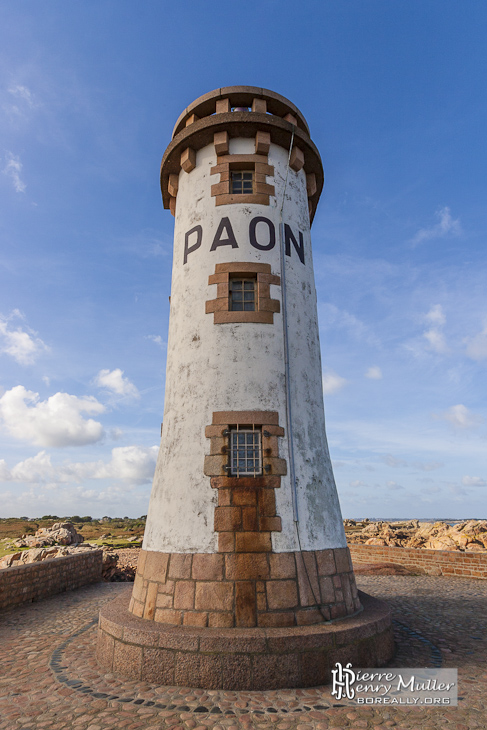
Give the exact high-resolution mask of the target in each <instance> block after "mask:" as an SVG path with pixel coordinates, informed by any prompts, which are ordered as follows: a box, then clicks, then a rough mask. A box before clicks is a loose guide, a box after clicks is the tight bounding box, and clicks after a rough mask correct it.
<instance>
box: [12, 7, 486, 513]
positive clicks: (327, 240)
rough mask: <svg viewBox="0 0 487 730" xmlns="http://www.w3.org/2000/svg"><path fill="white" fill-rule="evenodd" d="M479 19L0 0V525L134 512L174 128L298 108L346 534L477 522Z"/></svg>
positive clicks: (481, 216)
mask: <svg viewBox="0 0 487 730" xmlns="http://www.w3.org/2000/svg"><path fill="white" fill-rule="evenodd" d="M486 25H487V8H486V6H485V4H484V3H481V2H475V1H474V0H471V1H470V2H465V1H464V0H449V2H447V3H445V2H444V0H428V2H424V0H395V1H394V2H391V1H390V0H367V1H365V0H331V1H330V0H320V1H316V2H313V1H310V0H304V1H303V2H301V3H299V4H296V3H293V2H289V1H288V0H280V1H279V2H277V0H276V1H274V0H268V1H262V0H261V1H260V2H254V1H252V0H250V1H249V0H248V1H247V2H246V3H243V4H237V3H228V2H227V3H223V2H212V1H211V0H209V1H208V2H203V1H202V0H190V1H189V2H187V3H184V4H183V3H169V2H164V1H162V0H160V1H159V2H149V1H145V0H141V1H140V2H137V3H135V2H128V0H117V2H115V1H114V0H96V2H95V1H94V0H84V2H83V3H66V2H61V1H59V0H50V2H48V3H39V2H36V1H34V0H23V2H22V3H3V4H2V5H1V6H0V41H1V42H0V49H1V51H0V54H1V61H2V62H1V65H0V69H1V70H0V106H1V108H2V113H1V116H0V133H1V145H0V172H1V174H0V206H1V211H0V213H1V214H0V235H1V248H0V516H21V515H28V516H35V515H42V514H58V515H68V514H81V515H86V514H91V515H93V516H102V515H105V514H107V515H120V516H123V515H129V516H139V515H141V514H146V513H147V507H148V501H149V494H150V483H151V477H152V472H153V469H154V462H155V456H156V453H157V446H158V441H159V430H160V422H161V420H162V412H163V402H164V370H165V343H166V334H167V325H168V316H169V312H168V296H169V294H170V274H171V255H172V253H171V252H172V229H173V218H172V217H171V215H170V214H169V212H168V211H164V210H163V208H162V203H161V199H160V191H159V183H158V174H159V164H160V159H161V157H162V154H163V152H164V149H165V147H166V146H167V144H168V143H169V141H170V136H171V132H172V128H173V125H174V122H175V120H176V118H177V117H178V116H179V114H180V112H181V111H182V110H183V109H184V108H185V107H186V106H187V104H188V103H190V102H191V101H192V100H193V99H195V98H196V97H198V96H200V95H201V94H204V93H206V92H207V91H210V90H212V89H214V88H217V87H220V86H228V85H237V84H249V85H255V86H263V87H266V88H269V89H272V90H274V91H277V92H278V93H280V94H283V95H284V96H286V97H288V98H289V99H291V100H292V101H293V102H294V103H295V104H296V105H297V106H298V107H299V108H300V109H301V110H302V111H303V113H304V114H305V116H306V118H307V120H308V123H309V126H310V129H311V135H312V138H313V140H314V142H315V143H316V145H317V146H318V149H319V150H320V152H321V155H322V159H323V162H324V166H325V171H326V186H325V191H324V195H323V196H322V199H321V201H320V204H319V207H318V212H317V215H316V217H315V220H314V223H313V228H312V239H313V246H314V259H315V275H316V282H317V288H318V302H319V315H320V328H321V347H322V355H323V357H322V359H323V371H324V376H323V381H324V391H325V411H326V420H327V434H328V440H329V443H330V451H331V455H332V460H333V463H334V470H335V477H336V481H337V486H338V490H339V495H340V501H341V505H342V511H343V514H344V516H346V517H354V516H355V517H362V516H369V517H388V516H389V517H393V516H395V517H436V516H438V517H452V518H456V517H458V518H461V517H466V516H473V517H486V516H487V508H486V494H487V459H486V453H487V406H486V396H485V393H486V382H487V379H486V365H487V253H486V251H487V247H486V240H487V235H486V234H487V215H486V205H485V201H486V192H487V191H486V170H487V159H486V158H487V145H486V144H485V128H486V122H487V114H486V111H487V103H486V102H487V99H486V85H485V67H486V60H487V50H486V44H485V38H486V30H487V29H486Z"/></svg>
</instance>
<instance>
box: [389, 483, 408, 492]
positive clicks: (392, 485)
mask: <svg viewBox="0 0 487 730" xmlns="http://www.w3.org/2000/svg"><path fill="white" fill-rule="evenodd" d="M386 486H387V489H392V490H393V491H394V492H397V491H398V490H399V489H404V487H402V486H401V485H400V484H398V483H397V482H387V484H386Z"/></svg>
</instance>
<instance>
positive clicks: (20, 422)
mask: <svg viewBox="0 0 487 730" xmlns="http://www.w3.org/2000/svg"><path fill="white" fill-rule="evenodd" d="M104 410H105V407H104V406H103V405H102V404H101V403H99V402H98V401H97V400H96V398H94V397H93V396H85V397H82V398H78V397H77V396H75V395H69V394H68V393H56V394H55V395H52V396H51V397H50V398H48V399H47V400H45V401H40V400H39V394H38V393H34V392H33V391H30V390H26V389H25V388H24V386H23V385H17V386H15V387H14V388H12V389H11V390H7V391H6V393H4V395H3V396H2V397H1V398H0V419H2V420H3V423H4V425H5V426H6V428H7V429H8V431H9V432H10V433H11V434H12V436H14V437H15V438H18V439H22V440H25V441H30V442H32V443H34V444H36V445H38V446H47V447H49V446H51V447H63V446H84V445H86V444H94V443H96V442H97V441H100V439H101V438H103V435H104V431H103V427H102V425H101V423H98V421H95V420H93V419H92V418H88V419H85V418H84V417H83V416H82V414H83V413H87V414H99V413H103V411H104Z"/></svg>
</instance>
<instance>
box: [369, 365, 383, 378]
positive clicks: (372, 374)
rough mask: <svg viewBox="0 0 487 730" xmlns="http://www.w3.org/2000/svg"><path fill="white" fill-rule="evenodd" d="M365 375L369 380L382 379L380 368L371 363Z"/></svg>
mask: <svg viewBox="0 0 487 730" xmlns="http://www.w3.org/2000/svg"><path fill="white" fill-rule="evenodd" d="M365 377H366V378H370V379H371V380H382V370H381V369H380V367H378V366H377V365H373V366H372V367H370V368H369V369H368V370H367V372H366V373H365Z"/></svg>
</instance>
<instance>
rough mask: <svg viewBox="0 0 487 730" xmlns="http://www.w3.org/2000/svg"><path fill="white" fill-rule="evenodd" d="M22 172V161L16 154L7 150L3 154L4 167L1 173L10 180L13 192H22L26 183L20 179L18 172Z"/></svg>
mask: <svg viewBox="0 0 487 730" xmlns="http://www.w3.org/2000/svg"><path fill="white" fill-rule="evenodd" d="M21 172H22V163H21V161H20V157H19V156H18V155H14V154H13V152H7V154H6V155H5V167H4V168H3V174H4V175H7V177H9V178H10V179H11V180H12V184H13V186H14V189H15V192H17V193H24V192H25V189H26V187H27V186H26V184H25V183H24V182H23V181H22V179H21V177H20V173H21Z"/></svg>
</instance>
